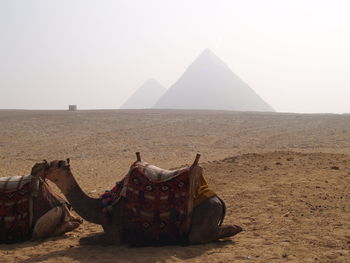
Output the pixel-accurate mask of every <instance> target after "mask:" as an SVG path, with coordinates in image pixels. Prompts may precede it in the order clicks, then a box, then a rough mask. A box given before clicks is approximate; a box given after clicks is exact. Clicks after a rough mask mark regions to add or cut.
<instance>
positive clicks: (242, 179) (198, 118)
mask: <svg viewBox="0 0 350 263" xmlns="http://www.w3.org/2000/svg"><path fill="white" fill-rule="evenodd" d="M136 151H140V152H141V154H142V158H143V159H144V160H146V161H148V162H150V163H153V164H155V165H158V166H160V167H163V168H172V167H179V166H182V165H185V164H190V163H192V161H193V159H194V156H195V154H196V153H197V152H200V153H201V154H202V157H201V165H202V166H203V167H204V173H205V176H206V178H207V179H208V181H209V183H210V185H211V186H212V188H213V189H215V190H216V191H217V193H218V194H219V195H220V196H222V197H223V198H224V200H225V201H226V203H227V206H228V212H227V217H226V220H225V221H226V222H228V223H234V224H238V225H241V226H242V227H243V228H244V230H245V231H244V232H242V233H240V234H239V235H237V236H235V237H234V238H232V239H228V240H221V241H218V242H215V243H211V244H205V245H198V246H189V247H176V246H174V247H161V248H159V247H157V248H154V247H145V248H128V247H125V246H122V247H113V246H112V247H103V246H80V245H79V243H78V241H79V238H80V237H84V236H87V235H88V234H90V233H93V232H99V231H101V228H100V226H97V225H94V224H90V223H88V222H84V224H83V225H82V226H81V227H80V228H79V229H77V230H75V231H73V232H71V233H68V234H66V235H64V236H62V237H55V238H49V239H46V240H43V241H40V242H25V243H21V244H17V245H0V262H26V263H30V262H84V263H90V262H91V263H92V262H94V263H95V262H182V261H187V262H330V263H331V262H332V263H333V262H339V263H344V262H350V115H296V114H271V113H269V114H267V113H235V112H220V111H156V110H147V111H146V110H144V111H131V110H130V111H126V110H123V111H122V110H118V111H117V110H116V111H77V112H67V111H7V110H2V111H0V176H11V175H25V174H28V173H29V172H30V168H31V166H32V165H33V164H34V163H35V162H37V161H40V160H42V159H47V160H53V159H64V158H67V157H69V158H71V166H72V169H73V173H74V175H75V176H76V178H77V180H78V181H79V183H80V185H81V187H82V188H83V189H84V190H85V191H86V192H87V193H89V194H90V195H92V196H98V195H99V194H100V193H102V192H103V191H104V190H105V189H106V188H107V189H108V188H110V187H112V186H113V184H114V183H115V181H117V180H118V179H120V178H121V177H122V176H123V175H124V174H125V173H126V172H127V170H128V167H129V165H130V164H131V162H133V161H134V159H135V156H134V153H135V152H136Z"/></svg>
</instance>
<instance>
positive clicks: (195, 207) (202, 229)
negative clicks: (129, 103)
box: [46, 153, 242, 246]
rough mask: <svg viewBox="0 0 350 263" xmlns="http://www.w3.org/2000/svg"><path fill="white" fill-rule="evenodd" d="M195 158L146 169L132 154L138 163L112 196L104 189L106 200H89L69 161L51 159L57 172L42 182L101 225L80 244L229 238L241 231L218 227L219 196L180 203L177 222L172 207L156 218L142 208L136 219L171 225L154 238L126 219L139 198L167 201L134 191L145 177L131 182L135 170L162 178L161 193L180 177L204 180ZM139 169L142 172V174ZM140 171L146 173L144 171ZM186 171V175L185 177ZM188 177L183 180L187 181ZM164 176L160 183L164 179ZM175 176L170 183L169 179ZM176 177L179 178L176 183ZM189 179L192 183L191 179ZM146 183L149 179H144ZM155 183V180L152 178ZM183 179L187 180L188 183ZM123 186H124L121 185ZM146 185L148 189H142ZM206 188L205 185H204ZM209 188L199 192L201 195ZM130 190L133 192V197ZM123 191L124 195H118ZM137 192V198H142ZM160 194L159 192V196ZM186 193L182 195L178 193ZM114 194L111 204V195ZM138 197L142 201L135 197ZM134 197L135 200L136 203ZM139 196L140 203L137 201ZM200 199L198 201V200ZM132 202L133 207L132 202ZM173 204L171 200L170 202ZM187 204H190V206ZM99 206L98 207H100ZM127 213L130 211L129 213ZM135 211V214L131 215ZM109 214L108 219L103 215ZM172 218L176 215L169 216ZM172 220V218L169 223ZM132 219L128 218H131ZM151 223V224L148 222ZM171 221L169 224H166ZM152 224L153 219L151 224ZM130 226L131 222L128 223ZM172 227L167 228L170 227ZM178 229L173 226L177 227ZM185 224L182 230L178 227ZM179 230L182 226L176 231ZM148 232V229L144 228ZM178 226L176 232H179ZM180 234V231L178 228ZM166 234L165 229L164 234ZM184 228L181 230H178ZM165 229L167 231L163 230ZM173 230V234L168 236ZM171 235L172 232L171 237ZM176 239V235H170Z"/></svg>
mask: <svg viewBox="0 0 350 263" xmlns="http://www.w3.org/2000/svg"><path fill="white" fill-rule="evenodd" d="M198 160H199V155H197V157H196V160H195V162H194V163H193V165H192V166H191V167H186V168H182V169H179V170H173V171H169V170H163V169H161V168H158V167H156V166H152V165H149V164H148V163H145V162H142V161H141V158H140V155H139V153H137V161H136V162H135V163H134V164H133V165H132V167H131V168H130V171H129V173H128V175H127V176H126V177H124V179H123V180H122V181H121V182H119V183H117V184H116V187H115V188H113V189H117V190H116V192H110V191H108V192H107V193H106V194H105V195H107V196H106V198H107V199H104V197H103V196H102V197H101V198H92V197H89V196H88V195H87V194H85V193H84V191H83V190H82V189H81V188H80V186H79V184H78V182H77V181H76V180H75V178H74V176H73V173H72V171H71V168H70V164H69V159H67V161H63V160H61V161H53V162H52V163H51V164H50V166H53V167H54V166H56V167H57V169H59V168H62V169H61V170H60V172H56V173H50V174H48V175H47V177H46V178H47V179H48V180H50V181H52V182H53V183H55V184H56V186H57V187H58V188H59V189H60V190H61V191H62V193H63V194H64V195H65V196H66V198H67V200H68V201H69V203H70V204H71V205H72V207H73V208H74V210H75V211H76V212H77V213H78V214H79V215H80V216H81V217H82V218H83V219H84V220H86V221H89V222H91V223H95V224H99V225H102V227H103V229H104V232H103V233H100V234H98V235H94V236H88V237H84V238H81V239H80V243H81V244H105V245H121V244H129V245H136V246H138V245H141V246H144V245H167V244H182V245H192V244H201V243H207V242H212V241H215V240H217V239H220V238H226V237H231V236H234V235H236V234H238V233H239V232H241V231H242V228H241V227H239V226H236V225H222V222H223V219H224V216H225V209H226V207H225V203H224V202H223V200H222V199H221V198H219V197H218V196H217V195H216V194H215V193H214V194H212V195H209V197H208V198H204V200H202V201H201V203H200V204H195V203H196V199H193V198H187V199H188V200H190V201H189V202H188V203H186V202H183V204H185V206H186V207H185V208H186V209H187V217H186V213H185V214H182V215H184V216H183V217H182V218H183V219H184V220H182V221H181V222H180V221H179V220H177V221H176V219H175V221H174V220H173V219H174V218H181V216H182V215H181V214H180V213H177V214H176V212H177V211H176V210H175V209H174V208H173V210H171V211H170V212H169V213H158V214H157V216H154V215H155V213H153V214H152V211H153V210H152V209H151V210H149V211H148V213H147V212H146V210H144V211H142V210H141V212H140V211H139V212H140V213H139V214H137V215H138V216H140V217H142V216H143V218H145V217H147V216H149V215H151V218H150V220H151V221H150V222H153V221H154V220H156V219H161V217H162V216H165V217H167V216H168V219H167V220H168V221H164V222H166V223H167V224H170V226H169V228H166V229H167V230H165V233H164V232H163V233H161V234H160V235H158V236H157V237H156V239H154V238H153V237H151V238H150V237H149V236H148V235H149V233H150V232H147V231H146V232H142V230H141V232H142V233H141V234H140V232H138V230H139V229H138V228H137V227H139V226H140V224H138V223H139V222H138V219H139V218H138V217H135V216H134V217H132V216H131V217H129V214H130V213H131V214H133V211H134V212H135V211H136V210H137V207H140V203H139V202H140V201H139V200H141V199H142V200H143V202H144V203H147V200H146V199H147V198H148V199H149V200H148V201H152V199H153V200H154V199H155V198H159V199H157V200H163V199H168V198H170V197H169V196H171V193H170V195H162V196H160V197H159V196H158V197H154V196H152V195H149V194H148V193H146V192H147V190H149V191H150V192H149V193H151V192H152V189H150V188H151V186H150V185H148V186H146V187H145V188H146V190H145V191H146V192H142V191H138V190H137V188H136V187H137V185H138V186H140V185H141V186H142V184H140V183H138V182H137V180H139V179H140V178H141V180H143V179H142V178H145V177H139V179H137V178H133V177H132V176H135V173H133V171H139V172H140V173H139V174H136V175H137V176H143V175H144V174H145V173H147V172H148V173H153V175H151V176H155V177H157V178H158V180H159V179H160V178H162V177H163V179H161V180H160V181H158V182H163V183H162V184H161V189H162V191H163V190H164V191H166V190H167V188H168V186H169V187H172V186H171V183H172V182H173V181H174V180H175V183H177V182H178V181H176V180H180V179H181V176H183V178H187V177H189V178H190V181H191V180H192V179H193V178H196V177H197V178H201V181H202V182H203V180H204V178H203V177H202V176H201V175H202V168H201V167H200V166H199V165H198ZM142 169H143V171H141V170H142ZM144 172H145V173H144ZM187 173H190V176H187V175H186V174H187ZM186 176H187V177H186ZM164 178H165V179H164ZM173 178H175V179H174V180H172V179H173ZM178 178H180V179H178ZM191 178H192V179H191ZM128 180H129V182H130V181H132V180H134V181H133V182H134V183H135V185H133V188H132V187H131V186H130V185H129V186H130V188H126V187H125V186H126V185H127V184H128V183H127V181H128ZM145 180H146V181H148V180H149V179H145ZM155 180H156V179H155ZM190 181H188V182H190ZM193 182H197V185H195V184H193ZM191 184H192V185H193V186H194V187H192V189H190V188H188V189H189V191H190V192H191V190H193V191H192V192H191V194H190V197H191V196H195V193H196V192H198V189H199V188H201V187H202V188H203V185H204V186H205V185H206V183H205V181H204V184H200V181H198V180H197V181H193V180H192V183H191ZM178 185H179V187H180V186H181V187H183V185H184V184H183V183H182V182H180V183H178ZM123 186H124V187H123ZM153 186H157V182H155V183H154V184H153ZM147 187H148V188H147ZM204 188H205V187H204ZM206 190H208V189H207V188H206V189H204V192H205V191H206ZM130 191H134V192H133V193H132V192H130ZM123 192H124V193H123ZM141 192H142V194H141ZM162 193H163V192H161V193H160V194H162ZM183 193H186V192H182V193H180V194H183ZM112 195H114V196H118V198H115V199H113V200H112V201H111V196H112ZM141 195H142V197H140V196H141ZM172 197H173V198H177V197H178V199H176V200H178V201H176V202H177V204H176V205H179V203H181V202H182V201H181V200H187V199H181V198H182V197H181V196H180V195H177V194H175V195H174V194H173V195H172ZM135 198H136V199H135ZM140 198H141V199H140ZM198 198H199V197H198ZM131 199H133V200H136V203H132V201H131ZM174 200H175V199H174ZM191 200H192V202H191ZM106 202H107V203H108V202H109V203H110V204H109V205H108V206H107V205H105V207H104V208H103V209H101V207H103V204H105V203H106ZM101 204H102V206H101ZM128 209H129V210H128ZM181 209H182V208H179V210H178V211H180V212H181ZM128 213H129V214H128ZM135 213H136V212H135ZM106 215H108V216H106ZM174 215H175V216H174ZM171 217H172V218H173V219H171ZM130 218H133V219H130ZM129 219H130V220H133V222H131V223H130V222H129V221H128V220H129ZM152 220H153V221H152ZM171 220H173V221H171ZM156 221H157V220H156ZM157 222H158V223H160V224H159V226H157V228H156V231H159V229H160V228H161V227H163V226H164V224H163V226H162V223H163V221H157ZM132 223H134V224H132ZM171 224H172V225H171ZM149 225H150V224H148V223H147V222H146V223H143V225H142V226H143V227H145V228H147V227H149ZM176 226H177V228H176ZM182 226H184V227H182ZM181 227H182V228H181ZM149 228H150V227H149ZM180 228H181V229H180ZM179 229H180V230H181V231H180V230H179ZM168 230H169V231H168ZM182 230H183V231H182ZM166 231H168V232H166ZM171 231H172V232H171ZM173 233H175V234H174V235H173ZM175 235H177V236H176V237H174V236H175Z"/></svg>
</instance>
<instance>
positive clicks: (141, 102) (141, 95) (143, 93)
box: [120, 79, 166, 109]
mask: <svg viewBox="0 0 350 263" xmlns="http://www.w3.org/2000/svg"><path fill="white" fill-rule="evenodd" d="M165 92H166V88H164V87H163V86H162V85H161V84H160V83H159V82H158V81H156V80H154V79H149V80H147V81H146V82H145V83H144V84H143V85H142V86H141V87H140V88H139V89H138V90H136V91H135V92H134V94H132V95H131V96H130V97H129V99H128V100H127V101H126V102H125V103H124V104H123V105H122V106H121V107H120V108H121V109H149V108H152V106H153V105H154V103H156V101H157V100H158V99H159V98H160V97H161V96H162V95H163V94H164V93H165Z"/></svg>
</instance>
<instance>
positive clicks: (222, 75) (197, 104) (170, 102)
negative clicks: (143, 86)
mask: <svg viewBox="0 0 350 263" xmlns="http://www.w3.org/2000/svg"><path fill="white" fill-rule="evenodd" d="M154 108H159V109H212V110H235V111H274V110H273V108H272V107H271V106H270V105H269V104H267V103H266V102H265V101H264V100H263V99H262V98H261V97H260V96H259V95H258V94H256V93H255V92H254V90H252V89H251V88H250V87H249V86H248V85H247V84H246V83H244V82H243V81H242V80H241V79H240V78H239V77H238V76H237V75H236V74H234V73H233V72H232V71H231V70H230V69H229V67H228V66H227V65H226V64H225V63H224V62H223V61H221V60H220V59H219V58H218V57H217V56H216V55H215V54H214V53H213V52H211V51H210V50H209V49H206V50H204V51H203V52H202V54H201V55H200V56H199V57H198V58H197V59H196V60H195V61H194V62H193V63H192V64H191V65H190V66H189V67H188V69H187V70H186V71H185V73H184V74H183V75H182V76H181V77H180V79H178V80H177V81H176V82H175V84H174V85H172V86H171V87H170V88H169V89H168V90H167V92H166V93H165V94H164V95H163V96H161V97H160V99H159V100H158V101H157V103H156V104H155V105H154Z"/></svg>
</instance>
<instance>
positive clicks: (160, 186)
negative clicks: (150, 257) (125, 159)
mask: <svg viewBox="0 0 350 263" xmlns="http://www.w3.org/2000/svg"><path fill="white" fill-rule="evenodd" d="M199 157H200V156H199V155H197V157H196V160H195V162H194V163H193V165H192V166H190V167H184V168H181V169H177V170H165V169H162V168H159V167H156V166H154V165H151V164H148V163H146V162H143V161H141V158H140V156H139V154H137V161H136V162H134V163H133V164H132V165H131V167H130V170H129V172H128V174H127V175H126V176H125V177H124V178H123V179H122V180H121V181H120V182H118V183H117V184H116V186H115V187H114V188H113V189H112V190H111V191H106V192H105V194H103V195H102V205H103V212H104V213H105V214H106V217H107V219H108V217H109V216H110V213H109V211H111V210H112V209H113V208H112V207H113V205H114V204H116V203H117V202H118V201H119V200H120V199H121V198H123V199H124V207H123V219H124V222H123V225H124V228H125V229H124V238H125V239H126V241H127V242H128V243H131V244H136V245H150V244H153V245H157V244H162V245H164V244H175V243H179V242H185V240H186V237H187V233H188V232H189V230H190V226H191V215H192V211H193V207H194V201H195V196H196V195H197V190H198V189H199V187H200V184H201V177H202V168H201V167H200V166H198V160H199ZM109 219H110V220H111V218H109Z"/></svg>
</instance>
